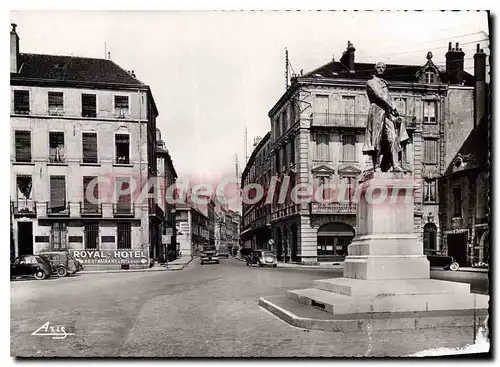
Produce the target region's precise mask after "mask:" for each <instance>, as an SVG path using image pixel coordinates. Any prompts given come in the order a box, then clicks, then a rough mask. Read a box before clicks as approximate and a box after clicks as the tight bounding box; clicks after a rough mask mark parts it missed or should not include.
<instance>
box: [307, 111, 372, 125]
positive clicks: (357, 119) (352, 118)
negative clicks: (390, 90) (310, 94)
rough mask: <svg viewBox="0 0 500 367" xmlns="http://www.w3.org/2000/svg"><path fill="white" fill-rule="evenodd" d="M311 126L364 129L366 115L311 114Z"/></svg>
mask: <svg viewBox="0 0 500 367" xmlns="http://www.w3.org/2000/svg"><path fill="white" fill-rule="evenodd" d="M311 117H312V126H326V127H352V128H365V127H366V119H367V114H360V113H352V114H346V113H319V112H314V113H312V116H311Z"/></svg>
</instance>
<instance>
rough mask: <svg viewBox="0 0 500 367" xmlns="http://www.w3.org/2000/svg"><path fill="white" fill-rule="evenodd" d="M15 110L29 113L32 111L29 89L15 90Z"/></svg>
mask: <svg viewBox="0 0 500 367" xmlns="http://www.w3.org/2000/svg"><path fill="white" fill-rule="evenodd" d="M14 112H15V113H23V114H27V113H29V112H30V93H29V91H27V90H15V91H14Z"/></svg>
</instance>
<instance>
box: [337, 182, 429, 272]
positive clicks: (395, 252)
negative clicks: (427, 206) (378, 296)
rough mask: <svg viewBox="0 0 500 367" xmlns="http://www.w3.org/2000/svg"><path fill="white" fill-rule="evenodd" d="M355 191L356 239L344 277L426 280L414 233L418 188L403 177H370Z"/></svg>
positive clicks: (423, 259) (425, 264)
mask: <svg viewBox="0 0 500 367" xmlns="http://www.w3.org/2000/svg"><path fill="white" fill-rule="evenodd" d="M366 179H367V180H366V181H365V182H363V183H361V185H360V186H358V188H357V192H356V197H357V198H358V205H357V213H356V214H357V215H356V230H357V233H356V237H355V238H354V239H353V241H352V244H351V245H349V248H348V255H349V256H347V258H346V260H345V262H344V277H346V278H354V279H367V280H368V279H370V280H373V279H429V275H430V274H429V262H428V260H427V257H426V256H424V255H423V249H422V245H421V244H420V243H419V242H418V238H417V235H416V234H415V233H414V229H413V194H414V191H415V190H416V189H417V188H418V184H417V183H416V182H415V181H414V180H413V178H412V176H410V175H405V174H403V173H371V174H370V175H369V176H368V177H366Z"/></svg>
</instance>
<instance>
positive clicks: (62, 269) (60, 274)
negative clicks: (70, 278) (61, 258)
mask: <svg viewBox="0 0 500 367" xmlns="http://www.w3.org/2000/svg"><path fill="white" fill-rule="evenodd" d="M67 275H68V269H66V268H65V267H64V266H60V267H58V268H57V276H58V277H65V276H67Z"/></svg>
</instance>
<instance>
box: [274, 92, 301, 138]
mask: <svg viewBox="0 0 500 367" xmlns="http://www.w3.org/2000/svg"><path fill="white" fill-rule="evenodd" d="M299 115H300V110H299V106H298V104H297V103H296V102H295V100H293V99H292V101H291V103H290V104H289V105H288V106H287V107H286V108H285V109H284V110H283V112H281V114H279V115H278V116H276V117H275V120H274V121H273V125H274V128H273V133H274V140H276V139H278V138H279V137H280V136H281V135H282V134H284V133H285V132H286V131H287V130H288V128H289V127H291V126H292V125H293V124H294V123H295V121H296V120H297V117H298V116H299Z"/></svg>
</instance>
